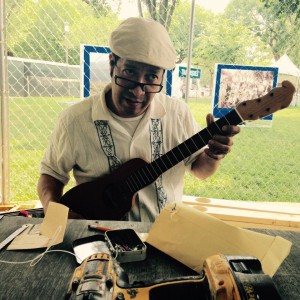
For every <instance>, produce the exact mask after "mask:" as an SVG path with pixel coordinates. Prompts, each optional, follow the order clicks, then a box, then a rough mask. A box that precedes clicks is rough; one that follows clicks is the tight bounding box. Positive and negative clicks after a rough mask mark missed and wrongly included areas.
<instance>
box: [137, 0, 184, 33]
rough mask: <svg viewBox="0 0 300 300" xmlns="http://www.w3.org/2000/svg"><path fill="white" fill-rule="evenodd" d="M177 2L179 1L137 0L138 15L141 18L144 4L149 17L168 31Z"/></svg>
mask: <svg viewBox="0 0 300 300" xmlns="http://www.w3.org/2000/svg"><path fill="white" fill-rule="evenodd" d="M178 2H179V0H138V8H139V12H140V15H141V16H143V15H144V12H143V10H142V9H143V6H142V3H144V4H145V6H146V8H147V12H148V14H149V15H150V17H151V18H152V19H153V20H156V21H158V22H159V23H160V24H162V25H164V26H165V27H166V29H167V30H169V28H170V25H171V21H172V17H173V13H174V10H175V8H176V4H177V3H178Z"/></svg>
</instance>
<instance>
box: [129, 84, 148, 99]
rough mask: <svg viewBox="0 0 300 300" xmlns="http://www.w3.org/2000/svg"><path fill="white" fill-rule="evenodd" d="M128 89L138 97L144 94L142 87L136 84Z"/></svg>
mask: <svg viewBox="0 0 300 300" xmlns="http://www.w3.org/2000/svg"><path fill="white" fill-rule="evenodd" d="M130 91H131V92H132V93H133V94H134V95H135V96H136V97H137V98H138V97H139V96H141V95H144V94H145V91H144V88H142V86H141V85H137V86H135V87H134V88H132V89H130Z"/></svg>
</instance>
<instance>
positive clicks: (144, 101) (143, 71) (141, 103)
mask: <svg viewBox="0 0 300 300" xmlns="http://www.w3.org/2000/svg"><path fill="white" fill-rule="evenodd" d="M110 59H111V61H113V59H114V57H113V56H111V57H110ZM111 73H112V92H111V95H107V97H106V103H107V106H108V108H109V109H110V110H111V111H112V112H113V113H115V114H117V115H119V116H121V117H124V118H130V117H136V116H139V115H141V114H143V113H144V112H145V111H146V110H147V108H148V107H149V105H150V104H151V101H152V100H153V98H154V96H155V93H147V92H145V91H143V89H142V87H141V86H135V87H134V88H132V89H130V88H125V87H121V86H119V85H117V84H116V83H115V75H117V76H119V77H122V78H125V79H129V80H133V81H136V82H140V83H144V84H145V83H148V84H161V82H162V79H163V74H164V71H163V69H161V68H158V67H154V66H151V65H147V64H144V63H139V62H135V61H131V60H127V59H124V58H120V59H119V60H118V61H117V63H115V64H114V65H113V66H112V72H111Z"/></svg>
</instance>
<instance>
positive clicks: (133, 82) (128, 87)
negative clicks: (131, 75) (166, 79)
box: [114, 75, 163, 94]
mask: <svg viewBox="0 0 300 300" xmlns="http://www.w3.org/2000/svg"><path fill="white" fill-rule="evenodd" d="M114 77H115V84H116V85H118V86H121V87H123V88H126V89H135V88H136V87H137V86H139V87H141V89H142V91H143V92H145V93H146V94H152V93H155V94H156V93H159V92H161V90H162V89H163V85H162V84H156V83H141V82H138V81H134V80H131V79H127V78H124V77H121V76H118V75H115V76H114ZM118 79H122V80H125V81H127V82H128V83H132V86H130V85H129V86H125V85H121V84H120V83H119V82H118ZM145 86H157V87H159V91H157V92H148V91H146V90H145Z"/></svg>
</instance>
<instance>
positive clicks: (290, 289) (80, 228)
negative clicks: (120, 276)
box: [0, 216, 300, 300]
mask: <svg viewBox="0 0 300 300" xmlns="http://www.w3.org/2000/svg"><path fill="white" fill-rule="evenodd" d="M41 222H42V219H39V218H32V219H28V218H24V217H14V216H12V217H8V216H5V217H4V218H3V219H2V220H0V228H1V230H0V242H1V241H3V240H4V239H5V238H6V237H7V236H8V235H9V234H11V233H12V232H13V231H15V230H16V229H18V228H19V227H20V226H22V225H23V224H26V223H31V224H37V223H41ZM94 223H95V222H93V221H87V220H69V221H68V226H67V229H66V233H65V238H64V242H63V243H61V244H59V245H57V246H55V247H54V248H53V249H62V250H67V251H71V252H72V242H73V241H74V240H76V239H78V238H81V237H86V236H90V235H94V234H97V232H95V231H91V230H89V229H88V225H89V224H94ZM99 225H101V226H105V227H109V228H113V229H119V228H133V229H135V230H136V231H138V232H148V230H149V229H150V226H151V224H148V223H137V222H113V221H99ZM255 231H258V232H263V233H267V234H270V235H280V236H282V237H284V238H286V239H288V240H290V241H291V242H292V243H293V247H292V250H291V253H290V255H289V256H288V258H287V259H286V260H285V261H284V262H283V264H282V265H281V266H280V268H279V270H278V271H277V273H276V274H275V275H274V277H273V280H274V282H275V284H276V286H277V289H278V291H279V293H280V294H281V296H282V299H284V300H299V295H300V272H299V266H300V233H299V232H289V231H272V230H255ZM43 250H44V249H36V250H22V251H21V250H19V251H7V250H6V248H4V249H3V250H1V252H0V260H8V261H15V262H16V261H26V260H31V259H33V258H34V257H35V256H36V255H38V254H40V253H42V252H43ZM147 250H148V251H147V258H146V260H145V261H142V262H134V263H126V264H122V267H123V268H124V270H125V271H126V272H127V273H128V275H129V279H130V282H132V281H134V280H147V281H149V280H150V281H151V280H154V279H159V278H171V277H175V276H186V275H195V273H194V272H193V271H192V270H190V269H189V268H187V267H186V266H184V265H182V264H180V263H178V262H177V261H174V260H173V259H171V258H170V257H168V256H167V255H165V254H163V253H160V252H159V251H157V250H156V249H154V248H152V247H149V249H147ZM77 266H78V265H77V263H76V260H75V257H74V256H72V255H69V254H65V253H62V252H54V253H49V254H46V255H45V256H44V257H43V259H42V260H41V261H40V262H39V263H38V264H37V265H36V266H34V267H30V265H29V263H26V264H18V265H16V264H4V263H0V299H24V300H26V299H28V300H34V299H46V300H47V299H55V300H56V299H63V298H64V295H65V293H66V291H67V286H68V283H69V281H70V278H71V276H72V274H73V272H74V269H75V268H76V267H77ZM184 300H185V299H184ZM199 300H200V299H199Z"/></svg>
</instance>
